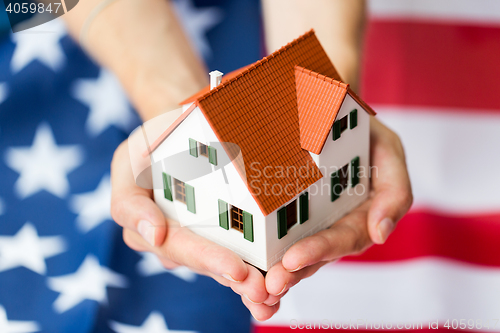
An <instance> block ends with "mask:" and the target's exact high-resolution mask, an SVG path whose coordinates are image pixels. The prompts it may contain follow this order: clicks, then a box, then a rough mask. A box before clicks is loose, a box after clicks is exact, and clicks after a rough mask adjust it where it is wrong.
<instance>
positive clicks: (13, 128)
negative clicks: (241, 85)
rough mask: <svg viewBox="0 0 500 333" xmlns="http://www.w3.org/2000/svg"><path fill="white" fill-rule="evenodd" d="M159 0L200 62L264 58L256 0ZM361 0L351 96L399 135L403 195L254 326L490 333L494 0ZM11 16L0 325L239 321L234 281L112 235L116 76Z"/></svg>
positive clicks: (495, 243) (499, 8) (116, 326)
mask: <svg viewBox="0 0 500 333" xmlns="http://www.w3.org/2000/svg"><path fill="white" fill-rule="evenodd" d="M173 3H174V5H175V7H176V10H177V13H178V14H179V16H180V17H181V18H182V21H183V25H184V27H185V30H186V32H187V33H188V35H189V36H190V38H191V40H192V41H193V45H195V46H196V47H197V49H198V51H199V52H200V54H201V55H202V56H203V57H204V59H205V60H206V62H207V65H208V67H209V68H210V69H219V70H222V71H223V72H229V71H230V70H233V69H236V68H239V67H241V66H244V65H247V64H249V63H252V62H254V61H256V60H258V59H259V58H260V57H261V56H262V55H263V48H262V46H263V45H264V43H263V42H262V31H261V21H260V18H259V1H258V0H238V1H236V0H234V1H233V0H175V1H173ZM368 3H369V13H370V15H369V23H368V31H367V40H366V46H365V50H364V62H363V81H362V92H361V94H362V96H363V97H364V99H365V100H366V101H367V102H369V103H370V104H371V105H372V106H373V107H374V108H375V109H376V110H377V111H378V113H379V114H378V117H380V119H381V120H382V121H384V122H385V123H387V124H388V125H389V126H391V127H392V128H393V129H394V130H395V131H396V132H397V133H398V134H399V135H400V136H401V138H402V140H403V144H404V146H405V148H406V151H407V159H408V165H409V169H410V176H411V179H412V183H413V189H414V195H415V204H414V207H413V208H412V210H411V212H410V213H409V214H408V215H407V216H406V217H405V218H404V219H403V220H402V221H401V222H400V224H399V226H398V228H397V229H396V231H395V232H394V234H393V235H392V236H391V237H390V238H389V240H388V242H387V243H386V244H385V245H383V246H374V247H373V248H371V249H370V250H368V251H367V252H366V253H365V254H363V255H361V256H359V257H352V258H346V259H343V260H342V261H340V262H339V263H336V264H332V265H329V266H327V267H324V268H323V269H322V270H320V271H319V273H318V274H316V275H315V276H313V277H311V278H309V279H307V280H304V281H302V282H301V283H300V284H299V285H297V286H295V287H294V288H293V289H292V290H291V291H290V292H289V293H288V294H287V295H286V296H285V297H284V299H283V301H282V305H281V310H280V311H279V312H278V313H277V315H276V316H275V317H273V318H272V319H271V320H270V321H267V322H264V323H257V322H253V328H252V329H253V330H254V331H255V332H256V333H269V332H277V333H280V332H288V331H292V330H293V328H295V330H296V329H298V328H299V325H300V327H302V326H305V325H306V324H308V323H309V324H314V323H316V330H319V329H318V325H321V324H323V326H324V325H333V326H335V324H337V327H338V325H339V324H340V325H342V324H343V326H344V327H348V329H352V328H353V327H354V326H350V325H349V324H351V323H352V324H354V325H356V324H359V325H360V326H356V327H357V328H359V330H364V329H367V328H368V329H370V328H371V329H372V330H388V328H389V326H392V328H393V329H394V328H397V325H398V324H399V325H405V324H406V325H407V328H408V327H411V329H413V330H417V329H416V328H417V326H416V325H420V324H422V327H423V328H424V329H425V328H426V327H428V323H429V322H433V323H435V322H436V321H438V324H439V325H440V327H441V328H440V330H442V331H446V330H448V328H446V327H445V326H444V325H445V324H446V322H447V320H449V322H448V324H449V326H450V329H452V328H453V327H456V326H457V325H458V326H459V327H458V328H460V321H461V320H462V319H463V320H462V322H463V323H465V326H466V329H467V330H470V331H491V332H500V322H499V321H498V320H499V319H500V255H499V253H500V241H499V240H500V172H499V171H498V170H499V168H498V165H499V164H500V93H499V85H498V81H499V78H500V61H499V60H500V1H498V0H369V1H368ZM2 11H3V7H2V2H0V12H2ZM2 14H3V13H2ZM8 29H9V28H8V22H7V21H6V17H5V15H4V16H3V17H2V15H0V175H1V176H0V333H4V332H8V333H10V332H18V333H19V332H26V333H29V332H51V333H52V332H71V333H79V332H81V333H88V332H119V333H121V332H145V333H146V332H147V333H150V332H157V333H158V332H161V333H163V332H217V333H220V332H246V331H248V327H249V325H250V315H249V313H248V312H247V311H246V309H245V308H244V306H243V305H242V304H241V301H240V299H239V296H237V295H235V294H234V293H232V291H230V290H228V289H227V288H224V287H221V286H219V285H217V284H216V283H215V282H213V281H212V280H211V279H208V278H205V277H200V276H197V275H196V274H194V273H192V272H190V271H189V270H187V269H182V268H181V269H177V270H173V271H168V270H165V269H163V268H162V267H161V265H160V264H159V262H158V261H157V260H156V258H155V257H154V256H152V255H148V254H138V253H136V252H134V251H132V250H130V249H128V248H127V247H126V246H125V245H124V244H123V241H122V240H121V234H120V229H119V228H118V227H117V226H116V225H115V224H114V223H113V222H112V221H111V219H110V215H109V191H110V185H109V163H110V160H111V157H112V153H113V151H114V149H115V148H116V146H117V145H118V144H119V143H120V142H121V141H122V140H124V139H125V138H126V137H127V133H128V132H129V131H130V130H131V129H133V128H134V126H137V125H138V124H139V120H138V119H137V117H136V115H135V114H134V113H133V110H132V108H131V107H130V105H129V104H128V102H127V100H126V96H125V95H124V93H123V91H122V89H121V88H120V85H119V84H118V82H117V81H116V79H115V78H114V76H113V75H112V74H111V73H109V72H107V71H105V70H104V69H102V68H100V67H99V66H97V65H96V64H95V63H93V62H92V61H91V60H90V59H89V58H88V57H87V56H86V55H85V54H84V53H83V52H82V50H81V49H80V48H79V47H78V46H77V45H76V44H75V43H74V42H73V41H72V40H71V39H70V38H69V36H68V35H67V32H66V30H65V28H64V26H63V25H62V24H61V22H60V21H51V22H49V23H47V24H46V25H42V26H39V27H37V28H33V30H30V31H26V32H25V33H18V34H9V33H8ZM453 320H456V321H455V322H454V321H453ZM367 325H368V327H367ZM370 325H371V326H370ZM413 325H415V326H413ZM419 327H420V326H418V328H419ZM462 328H463V326H462ZM295 330H293V331H295ZM310 331H314V330H310Z"/></svg>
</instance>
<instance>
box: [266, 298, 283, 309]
mask: <svg viewBox="0 0 500 333" xmlns="http://www.w3.org/2000/svg"><path fill="white" fill-rule="evenodd" d="M280 301H281V299H279V300H277V301H276V302H274V303H273V304H271V305H269V306H270V307H271V306H275V305H276V304H278V303H279V302H280Z"/></svg>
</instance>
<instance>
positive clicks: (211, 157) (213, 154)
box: [208, 146, 217, 165]
mask: <svg viewBox="0 0 500 333" xmlns="http://www.w3.org/2000/svg"><path fill="white" fill-rule="evenodd" d="M208 161H209V162H210V163H211V164H213V165H217V149H215V148H214V147H212V146H208Z"/></svg>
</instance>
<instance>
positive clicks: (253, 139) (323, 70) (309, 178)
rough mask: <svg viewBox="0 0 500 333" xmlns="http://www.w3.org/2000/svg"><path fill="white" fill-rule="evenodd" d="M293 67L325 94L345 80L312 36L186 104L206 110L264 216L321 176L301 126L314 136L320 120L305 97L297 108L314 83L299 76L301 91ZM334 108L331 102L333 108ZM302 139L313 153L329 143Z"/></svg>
mask: <svg viewBox="0 0 500 333" xmlns="http://www.w3.org/2000/svg"><path fill="white" fill-rule="evenodd" d="M295 66H300V67H302V68H307V69H309V71H307V70H305V69H304V70H299V72H301V73H303V74H306V73H309V74H308V76H310V77H311V73H312V71H314V74H313V75H316V76H317V77H321V78H323V77H324V81H325V82H327V81H331V82H327V84H328V85H330V86H332V87H329V88H325V87H326V86H325V87H323V88H322V89H325V92H327V91H328V90H330V91H336V90H335V89H336V88H335V87H334V84H333V82H334V81H335V82H339V81H341V78H340V76H339V75H338V73H337V71H336V70H335V68H334V67H333V64H332V63H331V61H330V59H329V58H328V56H327V55H326V53H325V51H324V50H323V48H322V47H321V44H320V43H319V41H318V39H317V38H316V36H315V34H314V31H313V30H311V31H309V32H308V33H306V34H304V35H303V36H301V37H299V38H297V39H296V40H294V41H293V42H291V43H289V44H287V45H286V46H284V47H282V48H281V49H279V50H278V51H276V52H274V53H273V54H271V55H269V56H268V57H265V58H263V59H262V60H260V61H258V62H256V63H254V64H252V65H250V66H248V67H246V68H243V69H240V70H237V71H235V72H232V73H231V75H226V76H225V77H223V80H222V83H221V84H220V85H219V86H217V87H216V88H215V89H213V90H209V88H206V89H205V90H204V91H202V92H200V93H198V94H196V95H194V96H192V97H191V98H189V99H188V100H186V101H184V102H185V103H189V102H195V104H193V105H197V106H198V107H199V108H200V110H201V111H202V112H203V114H204V115H205V117H206V119H207V121H208V123H209V124H210V126H211V127H212V129H213V130H214V133H215V135H216V136H217V138H218V140H219V141H220V142H221V144H222V146H223V147H224V149H225V151H226V152H227V153H228V155H229V157H230V158H231V160H232V161H233V164H234V165H235V167H236V169H237V170H238V172H239V173H240V175H241V177H242V179H243V180H244V181H246V185H247V187H248V189H249V190H250V192H251V193H252V196H253V197H254V199H255V201H256V203H257V204H258V205H259V207H260V209H261V210H262V212H263V213H264V215H268V214H270V213H272V212H273V211H275V210H276V209H278V208H280V207H281V206H282V205H284V204H285V203H287V202H288V201H290V200H291V199H293V198H294V197H295V196H297V194H299V193H301V192H302V191H304V190H305V189H307V188H308V187H309V186H311V185H312V184H314V183H315V182H316V181H318V180H319V179H321V178H322V174H321V172H320V170H319V168H318V167H317V166H316V164H315V163H314V161H313V160H312V158H311V155H310V154H309V152H308V151H307V150H305V149H303V147H302V146H301V131H300V129H299V128H300V127H301V126H302V124H304V126H303V127H304V128H303V130H306V131H309V130H310V129H311V127H312V126H315V125H316V124H317V120H314V116H315V115H314V114H313V113H312V111H311V108H310V107H308V106H307V105H312V101H311V100H309V99H308V98H307V97H305V96H302V97H300V98H299V100H300V102H299V103H302V104H301V105H306V107H304V108H303V109H302V112H301V115H300V113H299V110H298V106H297V103H298V97H297V94H298V93H299V95H300V94H301V93H300V92H299V91H301V89H304V90H307V89H310V85H309V84H305V81H307V80H309V79H308V78H307V77H306V75H305V76H304V77H301V78H299V81H300V80H304V84H302V83H300V84H299V85H298V86H297V87H298V88H297V89H296V82H295V81H296V69H295ZM316 73H319V74H316ZM299 76H301V74H300V73H299ZM313 79H314V77H313ZM327 79H328V80H327ZM316 80H317V79H316ZM311 82H314V80H312V81H311ZM316 85H317V86H320V87H321V86H322V84H321V83H318V82H316V83H312V84H311V86H316ZM337 87H345V88H343V89H344V90H345V89H347V93H351V92H350V88H348V87H347V85H344V84H342V83H340V82H339V83H338V85H337ZM338 89H339V91H341V90H342V89H340V88H338ZM336 92H337V93H339V92H338V91H336ZM339 94H340V93H339ZM352 94H354V93H352ZM354 95H355V94H354ZM344 96H345V94H344ZM356 98H357V99H359V97H357V96H356ZM356 98H355V99H356ZM338 99H340V96H338ZM336 103H338V102H335V101H333V100H332V101H330V106H336V105H337V104H336ZM363 104H364V103H363ZM368 109H369V107H368ZM368 109H367V111H368ZM369 110H371V109H369ZM371 112H373V110H371ZM336 113H338V108H337V111H333V112H331V111H330V114H326V113H325V114H324V115H322V116H324V117H325V118H327V119H328V122H330V121H331V122H332V123H333V120H334V119H335V116H336ZM187 114H189V112H185V113H184V114H183V115H182V116H181V117H182V118H183V119H184V118H185V117H186V116H187ZM299 117H300V118H302V119H303V120H304V121H300V120H299ZM181 121H182V120H181ZM176 123H177V122H176ZM175 127H176V126H174V125H172V126H171V127H170V128H169V129H168V130H167V131H166V132H165V133H166V134H165V133H164V134H163V135H162V136H161V138H159V139H158V140H156V141H155V144H153V145H152V147H151V149H150V151H153V150H155V149H156V147H157V146H158V145H159V144H161V142H162V141H163V140H164V139H165V138H166V137H167V136H168V135H169V134H170V132H171V131H173V130H174V129H175ZM323 127H325V128H327V127H328V130H329V128H331V123H330V124H329V125H328V124H325V125H322V130H321V131H322V132H323V131H324V129H323ZM303 132H304V131H303ZM327 132H328V131H327ZM321 135H323V134H321ZM327 135H328V134H327ZM303 137H304V138H303V140H302V141H303V142H302V143H303V144H304V145H306V146H307V147H311V149H314V151H318V150H317V147H318V146H320V145H321V147H322V146H323V144H324V140H323V142H321V144H319V142H320V141H321V139H320V138H318V139H316V138H314V135H313V134H312V133H310V134H307V135H303ZM225 143H230V144H225ZM235 147H239V149H238V148H235ZM320 150H321V149H320ZM240 152H241V155H239V154H240ZM241 157H242V158H241Z"/></svg>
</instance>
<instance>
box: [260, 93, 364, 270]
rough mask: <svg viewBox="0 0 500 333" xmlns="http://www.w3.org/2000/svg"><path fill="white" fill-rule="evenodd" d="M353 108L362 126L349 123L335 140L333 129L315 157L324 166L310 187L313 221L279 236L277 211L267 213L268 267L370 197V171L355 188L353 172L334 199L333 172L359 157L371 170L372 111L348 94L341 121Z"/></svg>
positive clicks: (310, 213) (311, 218) (362, 163)
mask: <svg viewBox="0 0 500 333" xmlns="http://www.w3.org/2000/svg"><path fill="white" fill-rule="evenodd" d="M353 109H357V110H358V125H357V126H356V127H355V128H353V129H352V130H351V129H350V123H348V127H347V129H346V130H345V131H344V132H343V133H342V135H341V137H340V138H339V139H337V140H336V141H333V139H332V134H331V130H330V134H329V135H328V138H327V140H326V143H325V146H324V147H323V151H322V152H321V154H320V155H315V156H313V160H315V162H316V163H317V165H318V167H319V168H320V170H321V172H322V174H323V178H322V179H320V180H319V181H317V182H316V183H315V184H313V185H312V186H311V187H310V188H309V189H308V191H309V220H308V221H306V222H305V223H304V224H299V223H298V222H297V224H295V225H294V226H293V227H291V228H290V229H289V230H288V232H287V235H285V236H284V237H282V238H281V239H278V219H277V211H274V212H273V213H271V214H269V215H268V216H266V234H267V251H268V256H267V258H268V268H270V267H271V266H272V265H274V264H275V263H276V262H278V261H280V260H281V258H282V257H283V255H284V253H285V251H286V250H287V249H288V248H289V247H290V246H291V245H293V244H294V243H295V242H297V241H298V240H300V239H302V238H304V237H307V236H310V235H312V234H314V233H316V232H318V231H320V230H322V229H325V228H327V227H329V226H330V225H332V224H333V223H334V222H335V221H337V220H338V219H340V218H341V217H342V216H344V215H345V214H346V213H348V212H349V211H350V210H352V209H353V208H355V207H357V206H358V205H359V204H360V203H361V202H363V201H364V200H365V199H366V198H367V197H368V192H369V178H368V176H367V175H366V174H364V175H362V176H361V177H360V179H359V180H360V181H359V184H358V185H356V186H355V187H354V188H352V187H351V185H350V173H349V183H348V187H347V189H346V190H344V192H342V194H341V195H340V197H339V198H338V199H337V200H335V201H334V202H331V196H330V187H331V185H330V184H331V183H330V182H331V180H330V175H331V174H332V173H333V172H335V171H337V170H338V168H341V167H342V166H344V165H346V164H349V163H350V162H351V160H352V159H353V158H354V157H356V156H359V158H360V170H369V169H368V168H369V149H370V147H369V146H370V116H369V114H368V113H366V112H365V111H364V110H363V108H361V107H360V105H359V104H358V103H357V102H356V101H355V100H354V99H353V98H352V97H350V96H349V95H347V96H346V98H345V100H344V103H343V104H342V107H341V108H340V110H339V115H338V116H337V118H336V119H337V120H339V119H341V118H342V117H344V116H346V115H347V116H348V118H349V113H350V112H351V111H352V110H353ZM348 121H350V120H348ZM312 155H314V154H312ZM295 199H297V203H298V201H299V200H298V197H297V198H295ZM295 199H294V200H295ZM292 201H293V200H291V201H290V202H292ZM287 204H288V203H287ZM284 206H286V205H284ZM297 211H298V210H297Z"/></svg>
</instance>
